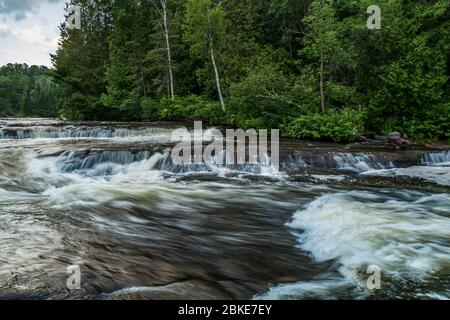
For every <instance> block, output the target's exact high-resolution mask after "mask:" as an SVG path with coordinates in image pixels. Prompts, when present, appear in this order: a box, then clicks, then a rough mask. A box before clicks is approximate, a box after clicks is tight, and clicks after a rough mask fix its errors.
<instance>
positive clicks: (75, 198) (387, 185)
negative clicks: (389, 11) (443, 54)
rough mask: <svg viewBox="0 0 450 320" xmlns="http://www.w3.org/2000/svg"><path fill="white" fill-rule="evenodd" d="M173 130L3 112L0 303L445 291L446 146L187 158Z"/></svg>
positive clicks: (305, 146)
mask: <svg viewBox="0 0 450 320" xmlns="http://www.w3.org/2000/svg"><path fill="white" fill-rule="evenodd" d="M177 127H179V125H175V124H164V123H153V124H152V123H95V122H85V123H70V122H61V121H57V120H51V119H3V120H0V222H1V224H0V248H1V250H0V298H2V299H448V298H450V272H449V271H450V151H449V150H445V149H444V150H433V149H426V148H412V149H411V150H406V151H389V150H385V149H384V148H382V147H368V146H364V145H358V144H354V145H346V146H344V145H337V144H326V143H312V142H300V141H298V142H297V141H282V143H281V150H280V154H281V157H280V164H281V165H280V169H279V170H273V168H270V167H267V166H264V165H252V166H246V165H243V166H234V167H223V166H214V165H209V166H206V165H205V166H198V165H197V166H186V167H180V166H174V165H173V164H171V163H170V160H169V156H168V155H169V151H170V146H171V145H170V134H171V132H172V131H173V130H174V129H175V128H177ZM70 266H78V267H79V268H80V272H81V288H80V289H79V290H69V289H68V287H67V279H68V277H69V275H70V274H68V273H67V268H68V267H70ZM369 266H375V267H376V269H377V270H379V271H380V276H381V279H380V286H379V288H376V289H374V288H370V286H368V285H367V284H368V281H369V280H370V277H371V276H372V273H371V272H370V271H368V267H369ZM369 269H370V268H369Z"/></svg>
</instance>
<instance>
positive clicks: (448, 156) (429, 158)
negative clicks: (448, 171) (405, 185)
mask: <svg viewBox="0 0 450 320" xmlns="http://www.w3.org/2000/svg"><path fill="white" fill-rule="evenodd" d="M422 164H424V165H443V164H446V165H450V150H449V151H442V152H433V153H428V154H426V155H425V156H424V158H423V159H422Z"/></svg>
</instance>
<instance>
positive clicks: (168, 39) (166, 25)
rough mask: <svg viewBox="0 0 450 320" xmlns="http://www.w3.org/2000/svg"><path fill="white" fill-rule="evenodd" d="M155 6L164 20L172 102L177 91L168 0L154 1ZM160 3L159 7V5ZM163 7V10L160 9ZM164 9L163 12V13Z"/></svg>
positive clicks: (163, 27)
mask: <svg viewBox="0 0 450 320" xmlns="http://www.w3.org/2000/svg"><path fill="white" fill-rule="evenodd" d="M151 2H152V3H153V6H154V7H155V9H156V11H157V12H158V14H159V15H160V16H161V18H162V24H161V27H162V29H163V33H164V38H165V40H166V50H167V68H168V74H169V85H168V88H167V91H168V93H169V96H170V97H171V98H172V100H173V99H174V98H175V90H174V85H173V82H174V81H173V71H172V51H171V49H170V36H169V22H168V19H167V1H166V0H152V1H151ZM158 3H159V5H158ZM160 6H161V8H160ZM161 9H162V11H161Z"/></svg>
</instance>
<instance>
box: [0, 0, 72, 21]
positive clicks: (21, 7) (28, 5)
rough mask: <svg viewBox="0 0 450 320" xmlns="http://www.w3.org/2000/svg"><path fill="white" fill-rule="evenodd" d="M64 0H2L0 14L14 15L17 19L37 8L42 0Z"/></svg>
mask: <svg viewBox="0 0 450 320" xmlns="http://www.w3.org/2000/svg"><path fill="white" fill-rule="evenodd" d="M62 1H63V0H0V14H5V15H13V16H14V19H15V20H16V21H19V20H23V19H25V18H26V17H27V14H29V13H30V12H33V11H34V10H36V9H37V8H38V7H39V5H40V4H41V3H42V2H49V3H57V2H62Z"/></svg>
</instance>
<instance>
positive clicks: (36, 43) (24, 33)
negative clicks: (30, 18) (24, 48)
mask: <svg viewBox="0 0 450 320" xmlns="http://www.w3.org/2000/svg"><path fill="white" fill-rule="evenodd" d="M0 37H11V38H14V39H16V40H18V41H21V42H23V43H27V44H30V45H32V46H33V47H34V48H35V49H36V48H39V49H41V50H44V51H47V50H50V49H53V48H54V46H55V43H57V42H58V37H57V36H55V37H48V36H45V35H44V30H43V28H42V27H41V26H39V25H34V26H32V27H31V28H14V29H11V28H9V27H8V26H6V25H4V24H0Z"/></svg>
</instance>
